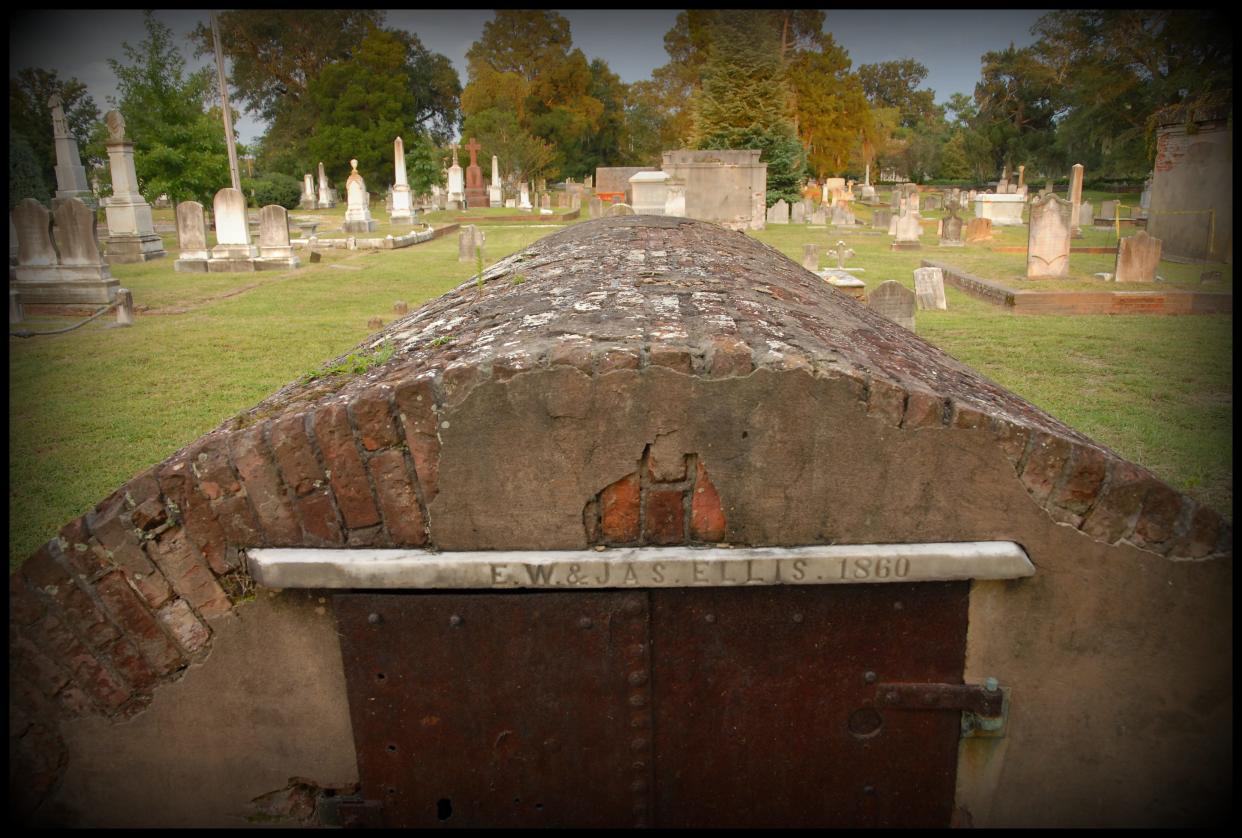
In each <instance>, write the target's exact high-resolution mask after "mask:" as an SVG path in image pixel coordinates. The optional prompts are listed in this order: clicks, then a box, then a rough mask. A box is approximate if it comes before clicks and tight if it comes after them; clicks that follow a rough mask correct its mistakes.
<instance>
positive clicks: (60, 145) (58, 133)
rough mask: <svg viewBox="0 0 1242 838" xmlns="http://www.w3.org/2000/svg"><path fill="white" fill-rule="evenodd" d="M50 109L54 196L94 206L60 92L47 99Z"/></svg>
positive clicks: (93, 198) (93, 197)
mask: <svg viewBox="0 0 1242 838" xmlns="http://www.w3.org/2000/svg"><path fill="white" fill-rule="evenodd" d="M47 106H48V108H49V109H50V110H51V111H52V139H53V140H54V141H55V143H56V197H57V198H77V199H78V200H79V201H81V202H82V203H84V204H86V205H87V206H88V207H90V208H92V209H94V208H95V206H96V202H95V196H94V195H93V194H92V193H91V189H90V187H89V186H88V185H87V183H86V169H84V168H83V167H82V158H81V157H79V156H78V144H77V142H76V141H75V140H74V139H73V135H72V134H70V133H69V122H68V120H66V119H65V108H64V104H63V103H62V102H61V99H60V94H58V93H53V94H52V97H51V98H50V99H48V100H47Z"/></svg>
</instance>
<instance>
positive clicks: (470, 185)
mask: <svg viewBox="0 0 1242 838" xmlns="http://www.w3.org/2000/svg"><path fill="white" fill-rule="evenodd" d="M480 148H482V146H480V145H479V144H478V142H477V141H476V140H475V139H474V137H471V138H470V142H468V143H466V150H467V151H469V152H470V165H469V166H468V167H466V206H467V207H469V208H470V209H477V208H478V207H486V206H488V205H489V201H488V196H487V187H486V186H484V185H483V170H482V169H481V168H479V149H480Z"/></svg>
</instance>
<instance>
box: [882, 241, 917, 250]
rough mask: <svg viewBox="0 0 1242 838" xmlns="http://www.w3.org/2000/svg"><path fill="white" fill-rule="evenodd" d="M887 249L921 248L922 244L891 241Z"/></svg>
mask: <svg viewBox="0 0 1242 838" xmlns="http://www.w3.org/2000/svg"><path fill="white" fill-rule="evenodd" d="M888 249H889V250H922V249H923V245H922V244H920V243H919V242H893V243H892V244H891V245H889V248H888Z"/></svg>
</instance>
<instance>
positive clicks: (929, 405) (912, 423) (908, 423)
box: [901, 390, 944, 429]
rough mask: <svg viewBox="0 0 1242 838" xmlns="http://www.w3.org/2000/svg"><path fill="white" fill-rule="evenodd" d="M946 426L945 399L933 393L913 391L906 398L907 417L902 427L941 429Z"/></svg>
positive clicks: (902, 421) (902, 422)
mask: <svg viewBox="0 0 1242 838" xmlns="http://www.w3.org/2000/svg"><path fill="white" fill-rule="evenodd" d="M943 424H944V399H942V398H941V397H940V396H937V395H935V394H933V393H926V392H923V391H921V390H911V391H910V392H909V394H908V396H907V398H906V415H905V418H904V419H902V420H901V427H903V428H909V429H915V428H939V427H941V426H942V425H943Z"/></svg>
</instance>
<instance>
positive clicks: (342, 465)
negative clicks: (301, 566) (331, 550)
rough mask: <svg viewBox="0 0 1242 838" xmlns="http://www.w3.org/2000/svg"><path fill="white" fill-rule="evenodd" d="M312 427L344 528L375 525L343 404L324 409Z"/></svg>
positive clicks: (372, 504)
mask: <svg viewBox="0 0 1242 838" xmlns="http://www.w3.org/2000/svg"><path fill="white" fill-rule="evenodd" d="M314 428H315V438H316V439H317V440H319V450H320V451H322V452H323V458H324V462H326V463H327V465H328V472H329V473H328V481H329V483H330V484H331V486H332V493H333V494H334V495H335V496H336V505H337V507H338V508H339V509H340V510H341V515H342V516H343V517H344V519H345V527H346V528H347V529H351V530H353V529H361V528H363V527H370V526H373V525H375V524H378V523H379V520H380V517H379V510H377V509H376V508H375V500H374V498H372V497H371V486H370V484H369V483H368V482H367V476H366V471H365V470H364V469H363V466H362V459H361V458H360V457H359V455H358V447H357V445H356V444H355V443H354V434H353V431H352V430H351V429H350V427H349V418H348V417H347V416H346V413H345V405H344V404H342V403H340V402H334V403H332V404H329V405H327V406H326V407H324V408H323V409H322V410H320V411H319V412H318V413H316V414H315V419H314Z"/></svg>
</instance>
